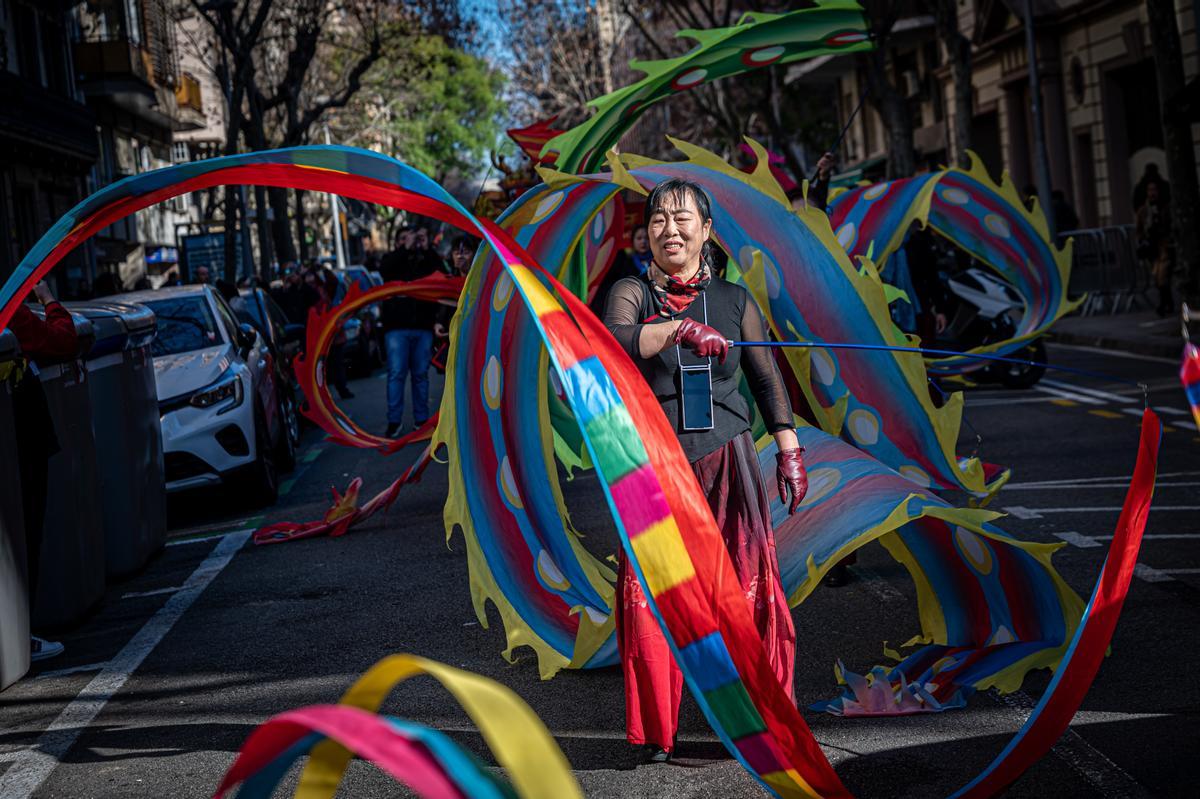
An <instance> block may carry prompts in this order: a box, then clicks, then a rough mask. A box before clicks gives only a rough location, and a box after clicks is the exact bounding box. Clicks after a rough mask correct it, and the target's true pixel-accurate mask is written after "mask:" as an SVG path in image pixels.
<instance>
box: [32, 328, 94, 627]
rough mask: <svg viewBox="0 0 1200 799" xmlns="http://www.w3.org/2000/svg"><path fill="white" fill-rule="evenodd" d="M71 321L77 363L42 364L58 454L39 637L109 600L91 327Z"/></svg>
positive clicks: (36, 606)
mask: <svg viewBox="0 0 1200 799" xmlns="http://www.w3.org/2000/svg"><path fill="white" fill-rule="evenodd" d="M33 310H34V311H35V313H40V312H41V309H40V308H35V309H33ZM74 317H75V332H76V333H77V334H78V335H79V338H80V342H79V353H78V357H77V358H75V359H71V360H68V361H65V362H55V363H39V364H38V370H39V372H40V374H41V381H42V387H43V389H44V390H45V392H46V403H47V405H49V407H50V418H51V419H52V420H53V422H54V433H55V435H56V436H57V438H58V447H59V451H58V452H56V453H55V454H54V455H52V456H51V457H50V465H49V480H48V484H49V485H48V490H47V492H46V522H45V524H44V525H43V527H42V549H41V558H40V560H41V568H40V569H39V570H38V574H39V577H38V586H37V596H36V597H34V600H33V628H34V629H35V630H37V629H39V628H42V627H63V626H66V625H69V624H73V623H75V622H77V621H79V620H80V619H82V618H83V616H84V614H85V613H87V611H88V610H89V609H90V608H91V607H92V606H93V605H95V604H96V603H97V602H99V601H100V599H101V597H103V596H104V588H105V585H106V582H105V575H104V527H103V523H102V521H101V519H102V516H101V509H100V494H99V490H98V482H97V471H96V470H97V466H96V441H95V438H94V437H93V435H92V402H91V398H90V397H89V395H88V373H87V367H86V366H85V364H84V362H83V358H85V357H86V356H87V353H88V351H89V350H90V349H91V346H92V323H91V322H89V321H88V320H87V319H85V318H84V317H82V316H79V315H74Z"/></svg>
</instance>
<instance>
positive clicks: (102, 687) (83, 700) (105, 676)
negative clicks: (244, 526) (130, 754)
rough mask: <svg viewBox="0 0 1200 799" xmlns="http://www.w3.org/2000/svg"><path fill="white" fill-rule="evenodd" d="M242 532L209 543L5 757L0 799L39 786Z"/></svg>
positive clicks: (20, 797) (242, 539)
mask: <svg viewBox="0 0 1200 799" xmlns="http://www.w3.org/2000/svg"><path fill="white" fill-rule="evenodd" d="M249 537H250V533H249V532H248V531H242V532H241V533H232V534H230V535H228V536H226V537H225V538H224V540H222V541H221V543H219V544H217V545H216V546H215V547H213V551H212V552H210V553H209V554H208V557H206V558H205V559H204V560H203V561H202V562H201V563H200V565H199V566H197V567H196V570H195V571H194V572H192V574H191V576H190V577H188V579H187V581H186V582H185V583H184V584H183V588H182V589H180V590H179V591H178V592H177V593H175V594H174V595H173V596H172V597H171V598H170V599H168V600H167V601H166V603H165V604H164V605H163V606H162V607H161V608H159V609H158V612H157V613H155V614H154V615H153V616H151V617H150V619H149V620H148V621H147V622H146V623H145V624H144V625H142V628H141V629H140V630H138V631H137V633H136V634H135V635H134V636H133V638H131V639H129V642H128V643H127V644H125V646H124V647H123V648H122V649H121V651H120V652H118V653H117V656H116V657H114V658H113V659H112V660H110V661H109V662H108V664H107V665H106V666H105V667H104V670H103V671H101V672H100V673H99V674H97V675H96V676H95V677H93V678H92V680H91V682H89V683H88V684H87V687H85V688H84V689H83V690H82V691H80V693H79V695H78V696H76V697H75V699H73V700H72V701H71V703H70V704H69V705H67V706H66V707H65V708H63V711H62V712H61V713H59V714H58V718H56V719H55V720H54V721H53V722H52V723H51V724H50V726H49V727H47V728H46V731H45V732H44V733H42V735H41V736H40V737H39V738H38V740H37V742H36V743H34V745H33V746H32V747H29V748H26V749H22V750H20V751H19V752H18V753H17V754H16V756H15V757H13V758H11V760H12V765H11V766H10V767H9V769H8V770H7V771H5V772H4V774H2V775H0V796H3V797H5V799H28V798H29V797H30V796H32V795H33V793H34V792H35V791H36V790H37V789H38V788H39V787H40V786H41V784H42V783H43V782H45V781H46V778H47V777H49V776H50V772H52V771H54V769H55V767H56V766H57V765H58V763H59V760H60V759H61V758H62V757H63V756H64V755H65V754H66V753H67V752H68V751H69V750H70V749H71V746H72V745H74V743H75V740H76V739H77V738H78V737H79V734H80V733H81V732H83V730H84V728H85V727H87V726H88V725H89V724H91V723H92V720H93V719H95V718H96V716H97V715H99V714H100V711H102V710H103V709H104V706H105V705H106V704H108V701H109V700H110V699H112V697H113V695H114V694H116V693H117V691H119V690H121V687H122V686H123V685H125V682H126V681H127V680H128V679H129V677H130V675H132V674H133V673H134V672H135V671H137V668H138V667H139V666H141V665H142V661H144V660H145V659H146V656H147V655H149V654H150V653H151V652H153V651H154V648H155V647H156V646H158V643H159V642H160V641H161V640H162V639H163V636H165V635H166V634H167V633H168V632H170V630H171V628H172V627H174V626H175V622H177V621H179V619H180V617H181V616H183V614H184V612H185V611H187V609H188V608H189V607H191V605H192V603H193V602H195V601H196V598H197V597H199V596H200V594H201V593H203V592H204V589H205V588H207V587H208V585H209V583H211V582H212V581H213V579H214V578H215V577H216V576H217V575H218V574H220V573H221V570H222V569H224V568H225V567H226V566H227V565H228V564H229V561H231V560H233V556H234V555H236V554H237V552H238V550H239V549H241V548H242V545H243V544H245V543H246V539H248V538H249Z"/></svg>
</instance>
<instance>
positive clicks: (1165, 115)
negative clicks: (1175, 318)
mask: <svg viewBox="0 0 1200 799" xmlns="http://www.w3.org/2000/svg"><path fill="white" fill-rule="evenodd" d="M1146 11H1147V13H1148V16H1149V20H1150V42H1151V44H1152V45H1153V47H1154V69H1155V73H1156V75H1157V77H1158V106H1159V108H1160V109H1161V114H1162V128H1163V149H1164V150H1165V151H1166V157H1167V171H1168V172H1170V178H1171V221H1172V223H1173V228H1174V231H1173V232H1174V237H1175V253H1176V256H1177V258H1178V261H1179V263H1180V264H1181V265H1182V267H1183V275H1184V282H1183V294H1184V299H1186V300H1187V301H1188V304H1189V305H1191V304H1195V305H1197V307H1200V231H1197V228H1196V220H1197V219H1198V218H1200V186H1198V184H1197V180H1196V154H1195V151H1194V150H1193V149H1192V147H1193V142H1192V125H1191V123H1190V122H1189V121H1188V120H1187V119H1185V118H1181V115H1178V114H1176V113H1174V112H1173V110H1172V109H1173V106H1174V105H1176V104H1177V100H1178V98H1180V97H1181V96H1182V93H1183V88H1184V75H1183V48H1182V45H1181V43H1180V38H1179V25H1178V21H1177V20H1176V18H1175V3H1174V1H1173V0H1146Z"/></svg>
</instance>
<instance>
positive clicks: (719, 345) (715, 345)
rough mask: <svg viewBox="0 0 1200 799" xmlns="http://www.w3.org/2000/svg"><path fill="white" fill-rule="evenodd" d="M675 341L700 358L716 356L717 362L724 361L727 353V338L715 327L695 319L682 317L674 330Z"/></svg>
mask: <svg viewBox="0 0 1200 799" xmlns="http://www.w3.org/2000/svg"><path fill="white" fill-rule="evenodd" d="M675 343H676V344H679V345H680V346H683V347H687V348H688V349H689V350H691V351H692V352H694V353H696V354H697V355H699V356H700V357H701V358H707V357H709V356H711V355H715V356H717V362H718V363H725V356H726V355H728V354H729V340H728V339H726V338H725V337H724V336H722V335H721V334H720V332H719V331H717V329H716V328H712V327H709V326H708V325H705V324H701V323H700V322H697V321H696V320H695V319H684V320H683V321H682V322H680V323H679V327H678V328H676V330H675Z"/></svg>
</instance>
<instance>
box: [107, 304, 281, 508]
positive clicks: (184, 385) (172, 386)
mask: <svg viewBox="0 0 1200 799" xmlns="http://www.w3.org/2000/svg"><path fill="white" fill-rule="evenodd" d="M258 294H261V291H259V292H258ZM251 299H252V300H253V303H248V305H250V304H253V305H255V306H257V307H259V308H260V310H262V309H264V308H265V303H263V304H262V305H260V304H259V303H260V302H262V301H263V299H264V298H263V297H261V296H255V297H252V298H251ZM265 299H266V300H269V298H265ZM121 301H122V302H125V303H139V304H141V305H145V306H146V307H148V308H150V309H151V310H152V311H153V312H154V314H155V316H156V317H157V320H158V335H157V337H156V338H155V340H154V343H153V345H152V349H151V353H152V355H153V357H154V373H155V380H156V383H157V388H158V404H159V414H160V421H161V425H162V442H163V455H164V466H165V471H166V487H167V491H168V492H177V491H183V490H186V489H191V488H198V487H201V486H211V485H220V484H226V485H232V486H236V487H238V488H239V489H240V490H241V491H242V492H243V493H244V494H245V495H246V497H247V499H249V500H250V501H252V502H253V503H255V504H258V505H268V504H271V503H273V502H274V501H275V499H276V497H277V496H278V492H279V473H280V471H281V470H282V471H287V470H290V469H291V468H293V467H294V465H295V458H296V445H297V443H298V440H299V424H298V420H297V403H296V395H295V385H294V378H293V377H291V376H290V375H291V359H290V357H288V356H286V355H285V354H284V350H283V345H284V344H285V343H286V339H287V335H288V334H287V331H286V328H285V329H284V330H283V331H282V337H281V340H280V341H279V342H278V344H277V343H276V342H275V341H272V340H269V338H268V337H266V336H264V335H263V334H262V333H261V332H260V331H259V330H258V329H257V328H256V327H255V325H253V324H252V323H251V322H250V321H239V319H238V317H237V315H236V314H235V312H234V311H233V309H232V308H231V307H230V306H229V303H227V302H226V301H225V299H224V298H222V297H221V295H220V294H219V293H218V292H217V291H215V290H214V289H213V288H212V287H210V286H203V285H194V286H180V287H174V288H167V289H158V290H155V291H142V292H134V293H130V294H124V295H122V296H121ZM246 313H247V315H248V316H252V314H251V313H250V312H249V310H247V312H246ZM269 314H270V311H269V310H266V311H265V315H266V317H267V318H268V319H269ZM263 327H265V328H267V329H272V328H271V325H269V324H264V325H263ZM273 332H274V331H273ZM273 332H272V335H273Z"/></svg>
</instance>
